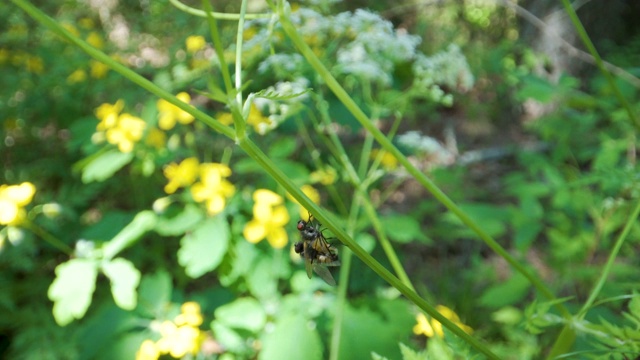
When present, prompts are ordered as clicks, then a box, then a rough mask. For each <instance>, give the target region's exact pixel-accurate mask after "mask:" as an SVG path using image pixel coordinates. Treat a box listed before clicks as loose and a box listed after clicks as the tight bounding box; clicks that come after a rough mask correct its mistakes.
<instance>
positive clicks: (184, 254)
mask: <svg viewBox="0 0 640 360" xmlns="http://www.w3.org/2000/svg"><path fill="white" fill-rule="evenodd" d="M180 245H181V247H180V250H178V262H179V263H180V265H182V266H184V267H185V271H186V273H187V275H189V276H190V277H192V278H197V277H200V276H202V275H204V274H205V273H207V272H209V271H211V270H213V269H215V268H217V267H218V265H220V262H221V261H222V258H223V257H224V254H226V253H227V248H228V246H229V224H228V223H227V222H226V221H225V219H224V217H222V216H215V217H213V218H210V219H207V220H205V221H203V222H202V223H201V224H200V225H199V226H198V227H197V228H196V229H195V230H194V231H193V232H191V233H189V234H187V235H185V236H184V237H183V238H182V240H180Z"/></svg>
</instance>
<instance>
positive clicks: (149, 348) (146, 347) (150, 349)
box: [136, 340, 160, 360]
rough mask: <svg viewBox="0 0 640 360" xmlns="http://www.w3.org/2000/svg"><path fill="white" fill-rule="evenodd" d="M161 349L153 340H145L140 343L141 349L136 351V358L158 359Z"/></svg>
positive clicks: (144, 359)
mask: <svg viewBox="0 0 640 360" xmlns="http://www.w3.org/2000/svg"><path fill="white" fill-rule="evenodd" d="M159 357H160V351H159V350H158V348H157V347H156V344H155V343H154V342H153V341H151V340H145V341H143V342H142V344H140V349H138V352H136V360H158V358H159Z"/></svg>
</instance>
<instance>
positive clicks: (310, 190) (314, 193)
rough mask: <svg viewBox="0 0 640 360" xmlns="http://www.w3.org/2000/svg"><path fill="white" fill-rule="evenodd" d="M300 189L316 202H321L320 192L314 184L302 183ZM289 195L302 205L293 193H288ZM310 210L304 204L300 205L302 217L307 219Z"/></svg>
mask: <svg viewBox="0 0 640 360" xmlns="http://www.w3.org/2000/svg"><path fill="white" fill-rule="evenodd" d="M300 190H302V192H303V193H304V194H305V195H307V197H308V198H309V199H310V200H311V201H312V202H313V203H314V204H318V203H319V202H320V193H319V192H318V190H316V189H315V188H314V187H313V186H311V185H302V187H301V188H300ZM287 197H288V198H289V199H290V200H291V201H293V202H294V203H296V204H298V205H300V203H299V202H298V200H296V199H295V198H294V197H293V196H291V194H289V193H287ZM309 213H310V211H309V210H307V209H306V208H305V207H303V206H302V205H300V218H301V219H306V218H307V217H308V216H309Z"/></svg>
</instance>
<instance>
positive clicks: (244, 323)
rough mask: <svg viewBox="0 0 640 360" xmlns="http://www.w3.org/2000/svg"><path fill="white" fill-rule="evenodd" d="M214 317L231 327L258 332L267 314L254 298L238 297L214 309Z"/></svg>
mask: <svg viewBox="0 0 640 360" xmlns="http://www.w3.org/2000/svg"><path fill="white" fill-rule="evenodd" d="M214 317H215V319H216V320H217V321H218V322H220V323H222V324H224V325H227V326H229V327H231V328H235V329H245V330H249V331H251V332H254V333H255V332H258V330H260V329H262V327H263V326H264V324H265V322H266V320H267V315H266V314H265V312H264V308H263V307H262V305H261V304H260V302H258V300H256V299H254V298H240V299H237V300H235V301H233V302H231V303H229V304H225V305H222V306H220V307H218V308H217V309H216V310H215V313H214Z"/></svg>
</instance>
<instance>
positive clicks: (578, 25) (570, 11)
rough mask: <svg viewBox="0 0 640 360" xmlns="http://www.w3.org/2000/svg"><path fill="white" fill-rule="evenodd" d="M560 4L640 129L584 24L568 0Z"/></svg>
mask: <svg viewBox="0 0 640 360" xmlns="http://www.w3.org/2000/svg"><path fill="white" fill-rule="evenodd" d="M562 5H564V9H565V11H566V12H567V15H569V18H570V19H571V22H572V23H573V27H575V29H576V31H577V32H578V36H580V40H582V43H583V44H584V46H585V47H586V48H587V50H589V53H591V56H593V58H594V60H595V61H596V66H598V69H599V70H600V72H601V73H602V75H604V77H605V79H607V82H608V83H609V86H611V89H612V90H613V92H614V93H615V95H616V97H617V98H618V101H619V102H620V104H621V105H622V106H623V107H624V109H625V110H626V112H627V115H629V120H630V121H631V123H632V124H633V125H634V126H635V127H636V130H640V119H639V118H638V116H636V114H635V112H634V111H633V108H632V107H631V104H629V102H628V101H627V99H626V98H625V97H624V95H622V92H621V91H620V88H619V87H618V86H617V85H616V82H615V81H614V79H613V76H611V73H609V70H607V68H606V67H605V66H604V62H603V61H602V58H601V57H600V54H599V53H598V50H596V47H595V46H594V45H593V42H591V39H590V38H589V35H588V34H587V31H586V30H585V29H584V26H582V22H580V19H579V18H578V15H577V14H576V12H575V10H573V7H572V6H571V3H570V2H569V0H562Z"/></svg>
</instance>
